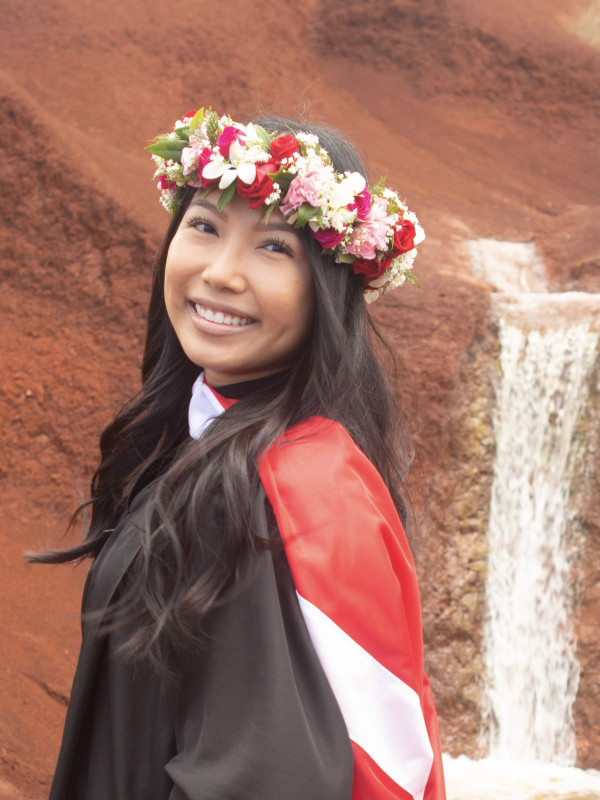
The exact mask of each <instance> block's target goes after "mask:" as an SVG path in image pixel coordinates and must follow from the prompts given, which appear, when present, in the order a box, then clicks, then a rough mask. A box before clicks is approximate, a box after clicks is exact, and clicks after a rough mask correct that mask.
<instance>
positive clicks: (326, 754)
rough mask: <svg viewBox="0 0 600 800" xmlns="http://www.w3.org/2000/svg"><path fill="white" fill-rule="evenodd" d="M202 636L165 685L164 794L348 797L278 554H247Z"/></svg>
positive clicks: (336, 723) (330, 720)
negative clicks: (169, 748) (249, 562)
mask: <svg viewBox="0 0 600 800" xmlns="http://www.w3.org/2000/svg"><path fill="white" fill-rule="evenodd" d="M206 633H207V636H208V639H209V642H208V646H207V647H206V649H204V650H199V651H198V652H197V653H186V654H185V656H184V657H183V658H182V659H181V660H180V662H179V664H178V667H177V679H176V681H175V682H172V683H171V684H170V686H169V690H168V693H169V706H170V709H171V720H172V726H173V730H174V737H175V746H174V750H175V752H174V754H173V755H172V757H171V758H170V759H169V761H168V762H167V764H166V767H165V769H166V772H167V774H168V776H169V777H170V779H171V781H172V782H173V788H172V790H171V792H170V794H169V800H284V799H285V800H324V799H325V798H327V800H350V798H351V794H352V769H353V766H352V765H353V759H352V747H351V744H350V741H349V739H348V734H347V731H346V728H345V725H344V720H343V719H342V716H341V714H340V711H339V708H338V706H337V704H336V701H335V698H334V696H333V694H332V692H331V688H330V686H329V684H328V682H327V679H326V677H325V675H324V674H323V670H322V669H321V666H320V664H319V661H318V658H317V656H316V654H315V653H314V650H313V649H312V647H311V643H310V639H309V638H308V633H307V630H306V626H305V625H304V621H303V618H302V614H301V612H300V608H299V605H298V599H297V596H296V592H295V589H294V584H293V581H292V578H291V575H290V571H289V567H288V565H287V562H286V560H285V554H284V553H283V551H282V550H277V549H276V550H274V551H271V550H264V551H260V552H258V553H257V554H256V558H255V560H254V563H253V568H252V570H251V572H250V573H248V575H246V576H245V578H244V580H243V582H242V583H241V584H240V585H239V589H238V592H237V594H236V596H235V597H233V598H230V599H228V601H227V602H226V603H223V604H222V605H220V606H219V607H217V608H215V609H213V610H211V612H210V614H209V615H207V617H206ZM131 796H132V797H133V796H134V795H131ZM135 797H138V795H135ZM140 797H141V795H140ZM371 800H373V798H372V799H371Z"/></svg>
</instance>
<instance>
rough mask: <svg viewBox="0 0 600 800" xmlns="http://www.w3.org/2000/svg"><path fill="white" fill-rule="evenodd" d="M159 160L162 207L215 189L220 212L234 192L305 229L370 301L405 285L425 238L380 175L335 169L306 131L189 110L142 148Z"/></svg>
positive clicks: (171, 209)
mask: <svg viewBox="0 0 600 800" xmlns="http://www.w3.org/2000/svg"><path fill="white" fill-rule="evenodd" d="M146 149H147V150H149V151H150V152H151V153H152V156H153V159H154V161H155V163H156V172H155V174H154V177H155V178H157V179H158V188H159V190H160V193H161V203H162V205H163V206H164V207H165V208H166V209H167V210H168V211H169V212H171V214H175V212H176V210H177V208H178V205H179V202H180V200H181V196H182V193H183V189H184V188H185V187H186V186H195V187H198V188H199V189H204V190H206V191H207V192H210V191H213V190H216V189H219V190H220V191H221V192H222V194H221V197H220V198H219V202H218V208H219V210H221V209H222V208H224V207H225V206H226V205H227V203H229V201H230V200H231V198H232V197H233V195H234V193H235V192H237V194H238V195H239V196H240V197H244V198H247V199H248V205H249V207H250V208H259V209H261V210H262V212H263V216H264V217H265V218H266V219H267V220H268V218H269V216H270V215H271V214H272V213H273V211H274V210H275V209H278V210H279V211H280V212H281V213H282V214H283V216H284V217H285V219H286V220H287V221H288V222H289V223H290V224H291V225H294V226H295V227H296V228H301V227H304V226H305V225H308V226H309V230H310V232H311V234H312V236H313V237H314V238H315V239H316V240H317V241H318V242H319V243H320V244H321V246H322V248H323V252H324V253H327V254H329V255H332V256H333V257H334V258H335V261H336V262H338V263H340V264H344V265H346V266H349V267H351V268H352V269H353V271H354V272H355V273H356V274H359V275H361V276H362V279H363V286H364V291H365V299H366V300H367V302H371V301H373V300H376V299H377V298H378V297H379V296H381V295H383V294H384V293H385V292H386V291H388V289H393V288H395V287H397V286H401V285H402V284H403V283H404V282H405V281H406V280H408V281H410V282H412V283H415V284H416V285H419V284H418V280H417V278H416V276H415V275H413V273H412V265H413V261H414V259H415V256H416V254H417V250H416V245H418V244H419V243H420V242H421V241H423V239H424V238H425V234H424V232H423V229H422V228H421V226H420V225H419V222H418V220H417V217H416V215H415V214H414V213H413V212H412V211H409V209H408V208H407V206H406V204H405V203H404V202H403V201H402V200H401V199H400V197H399V196H398V195H397V194H396V192H394V191H392V190H391V189H389V188H387V187H386V186H385V183H384V180H383V179H381V180H380V181H379V182H378V183H377V184H375V185H374V186H368V185H367V182H366V181H365V179H364V177H363V176H362V175H361V174H360V173H358V172H344V173H340V172H336V171H335V170H334V167H333V165H332V163H331V159H330V158H329V155H328V154H327V152H326V150H325V149H324V148H323V147H322V146H321V145H320V144H319V140H318V138H317V137H316V136H315V135H313V134H310V133H303V132H297V133H291V132H288V133H280V132H275V133H269V132H268V131H266V130H264V129H263V128H262V127H261V126H260V125H258V124H256V123H249V124H248V125H242V124H241V123H239V122H234V121H233V120H232V119H231V117H229V116H222V117H219V116H218V114H217V113H216V112H215V111H213V110H212V108H208V109H206V110H205V109H203V108H201V109H199V110H198V111H190V112H188V113H187V114H185V115H184V116H183V117H182V118H181V119H178V120H177V122H176V123H175V125H174V127H173V130H172V131H171V132H170V133H166V134H162V135H161V136H158V137H157V138H156V139H155V141H154V143H153V144H151V145H150V146H149V147H147V148H146Z"/></svg>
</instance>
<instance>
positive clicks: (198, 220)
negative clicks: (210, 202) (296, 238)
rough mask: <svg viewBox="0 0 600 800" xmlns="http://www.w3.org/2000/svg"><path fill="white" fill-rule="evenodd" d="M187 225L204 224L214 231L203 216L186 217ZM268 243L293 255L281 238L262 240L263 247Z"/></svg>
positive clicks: (192, 226)
mask: <svg viewBox="0 0 600 800" xmlns="http://www.w3.org/2000/svg"><path fill="white" fill-rule="evenodd" d="M187 225H188V228H197V227H198V226H199V225H206V226H207V227H208V228H211V231H210V232H212V233H216V230H215V226H214V225H213V224H212V222H209V221H208V220H207V219H204V218H203V217H190V219H188V222H187ZM200 232H201V233H209V231H200ZM270 245H275V246H277V247H280V248H281V252H282V253H284V254H285V255H287V256H293V255H294V251H293V249H292V248H291V247H290V245H289V244H288V243H287V242H286V241H284V240H283V239H279V238H277V237H276V236H273V237H271V238H269V239H267V240H266V241H265V242H264V245H263V247H269V246H270Z"/></svg>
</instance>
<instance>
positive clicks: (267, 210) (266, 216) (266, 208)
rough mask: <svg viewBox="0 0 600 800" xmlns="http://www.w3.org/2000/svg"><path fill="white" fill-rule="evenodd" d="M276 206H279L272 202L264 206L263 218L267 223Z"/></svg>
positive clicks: (262, 210)
mask: <svg viewBox="0 0 600 800" xmlns="http://www.w3.org/2000/svg"><path fill="white" fill-rule="evenodd" d="M276 208H277V206H276V205H275V204H272V205H270V206H262V209H261V219H262V220H264V223H265V225H266V224H267V222H268V221H269V219H270V217H271V214H272V213H273V212H274V211H275V209H276Z"/></svg>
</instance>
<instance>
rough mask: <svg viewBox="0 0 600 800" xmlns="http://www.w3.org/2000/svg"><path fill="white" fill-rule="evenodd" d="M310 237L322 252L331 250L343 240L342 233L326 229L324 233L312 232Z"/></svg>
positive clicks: (320, 231) (333, 229) (319, 231)
mask: <svg viewBox="0 0 600 800" xmlns="http://www.w3.org/2000/svg"><path fill="white" fill-rule="evenodd" d="M312 235H313V237H314V238H315V239H316V240H317V242H319V244H320V245H321V247H322V248H323V249H324V250H333V248H334V247H337V245H338V244H339V243H340V242H341V241H342V239H343V238H344V231H342V232H341V233H339V232H338V231H336V229H335V228H326V229H325V230H324V231H322V230H318V231H312Z"/></svg>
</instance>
